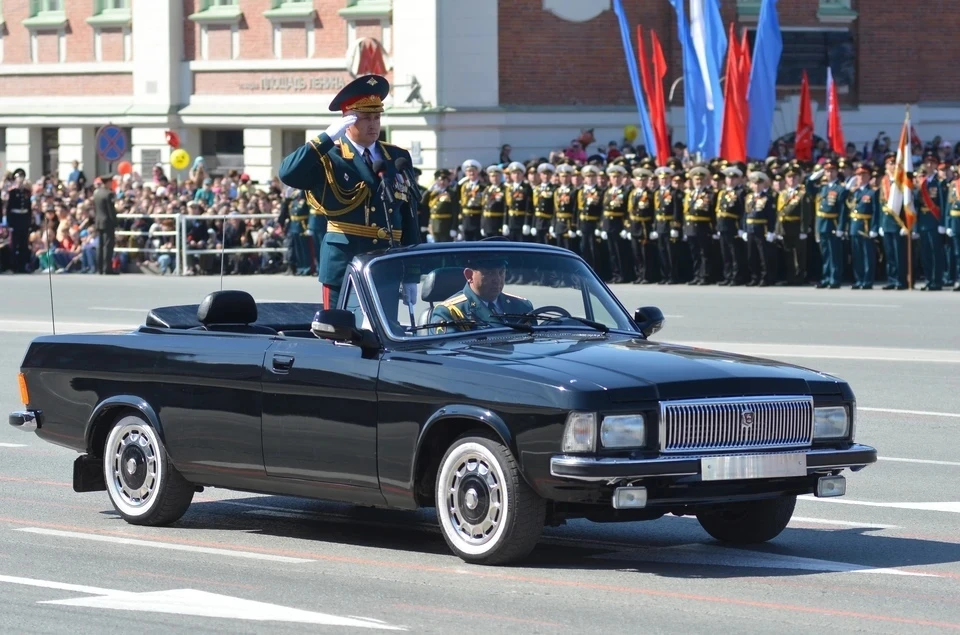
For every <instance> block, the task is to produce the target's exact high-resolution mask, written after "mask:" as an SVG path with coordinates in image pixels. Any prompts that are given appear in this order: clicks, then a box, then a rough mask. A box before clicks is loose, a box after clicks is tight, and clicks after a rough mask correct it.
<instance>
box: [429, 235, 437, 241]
mask: <svg viewBox="0 0 960 635" xmlns="http://www.w3.org/2000/svg"><path fill="white" fill-rule="evenodd" d="M427 242H428V243H435V242H437V239H436V238H434V237H433V234H427Z"/></svg>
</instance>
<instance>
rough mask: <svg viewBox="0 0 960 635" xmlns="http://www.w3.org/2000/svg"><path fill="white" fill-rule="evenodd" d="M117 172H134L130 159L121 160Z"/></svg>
mask: <svg viewBox="0 0 960 635" xmlns="http://www.w3.org/2000/svg"><path fill="white" fill-rule="evenodd" d="M117 172H118V173H120V174H130V173H131V172H133V165H132V164H131V163H130V162H129V161H121V162H120V163H119V164H118V165H117Z"/></svg>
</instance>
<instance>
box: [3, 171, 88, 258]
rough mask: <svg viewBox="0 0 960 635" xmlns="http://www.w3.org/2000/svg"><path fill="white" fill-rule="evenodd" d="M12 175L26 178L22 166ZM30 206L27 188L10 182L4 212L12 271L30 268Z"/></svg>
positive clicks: (31, 256)
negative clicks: (11, 234)
mask: <svg viewBox="0 0 960 635" xmlns="http://www.w3.org/2000/svg"><path fill="white" fill-rule="evenodd" d="M13 176H14V178H17V177H19V178H21V179H26V178H27V174H26V172H25V171H24V170H23V168H17V169H16V170H14V171H13ZM30 208H31V204H30V192H29V190H27V189H26V188H25V187H22V186H21V187H17V186H16V185H13V184H11V185H10V186H9V188H8V189H7V201H6V209H5V210H4V211H5V212H6V218H7V226H8V227H10V230H11V232H12V233H13V238H12V241H11V243H10V249H11V255H12V256H13V258H12V260H13V272H14V273H27V272H28V270H29V268H30V261H31V260H32V258H33V255H32V254H31V253H30V223H31V221H32V218H31V217H32V215H31V213H30ZM98 240H102V239H98Z"/></svg>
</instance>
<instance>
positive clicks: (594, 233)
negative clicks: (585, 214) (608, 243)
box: [593, 229, 600, 238]
mask: <svg viewBox="0 0 960 635" xmlns="http://www.w3.org/2000/svg"><path fill="white" fill-rule="evenodd" d="M593 235H594V236H597V237H598V238H599V237H600V230H599V229H595V230H593Z"/></svg>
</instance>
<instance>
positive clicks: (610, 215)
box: [600, 163, 630, 284]
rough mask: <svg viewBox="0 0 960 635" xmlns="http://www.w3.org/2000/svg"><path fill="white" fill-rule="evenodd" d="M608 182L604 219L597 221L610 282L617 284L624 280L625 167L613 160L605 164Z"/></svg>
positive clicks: (627, 186)
mask: <svg viewBox="0 0 960 635" xmlns="http://www.w3.org/2000/svg"><path fill="white" fill-rule="evenodd" d="M607 176H608V177H609V178H610V185H609V186H608V187H607V189H606V190H604V192H603V220H602V221H601V223H600V238H601V239H602V240H603V241H604V242H605V243H606V249H605V250H604V251H605V252H606V254H607V260H608V263H609V267H610V276H611V277H610V282H611V283H613V284H619V283H621V282H624V281H625V278H627V277H628V276H627V275H625V270H624V263H625V261H626V257H627V254H628V253H629V252H628V251H627V249H626V246H627V241H626V240H625V239H624V236H623V233H624V230H625V228H626V226H627V225H626V223H627V208H628V207H629V205H630V184H629V182H628V181H627V169H626V168H625V167H623V166H622V165H619V164H616V163H613V164H611V165H610V166H609V167H607Z"/></svg>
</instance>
